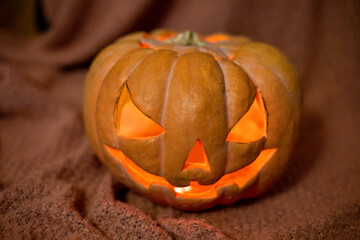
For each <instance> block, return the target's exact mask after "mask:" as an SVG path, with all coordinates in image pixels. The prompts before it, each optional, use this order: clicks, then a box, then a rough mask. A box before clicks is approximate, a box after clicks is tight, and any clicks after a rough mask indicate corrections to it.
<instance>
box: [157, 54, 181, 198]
mask: <svg viewBox="0 0 360 240" xmlns="http://www.w3.org/2000/svg"><path fill="white" fill-rule="evenodd" d="M178 59H179V55H176V56H175V58H174V62H173V63H172V64H171V66H170V71H169V73H168V77H167V79H166V87H165V93H164V99H163V108H162V113H161V120H160V123H161V126H163V128H165V117H166V109H167V105H168V97H169V89H170V84H171V79H172V78H173V76H174V69H175V65H176V63H177V60H178ZM165 129H166V128H165ZM164 145H165V142H164V138H162V139H161V142H160V148H159V150H160V176H162V177H163V176H164V175H165V174H164V171H165V169H164V161H165V147H164ZM164 197H165V199H166V194H164Z"/></svg>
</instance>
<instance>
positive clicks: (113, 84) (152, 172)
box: [84, 30, 301, 210]
mask: <svg viewBox="0 0 360 240" xmlns="http://www.w3.org/2000/svg"><path fill="white" fill-rule="evenodd" d="M300 99H301V94H300V88H299V83H298V78H297V75H296V73H295V71H294V69H293V67H292V65H291V64H290V63H289V62H288V61H287V60H286V59H285V57H283V56H282V55H281V53H280V52H279V51H277V50H276V49H274V48H272V47H270V46H268V45H265V44H262V43H256V42H251V41H250V40H249V39H247V38H245V37H238V36H229V35H224V34H214V35H210V36H206V37H201V36H199V35H197V34H195V33H192V32H185V33H182V34H177V33H175V32H172V31H160V30H157V31H154V32H152V33H151V34H146V33H143V32H139V33H134V34H130V35H127V36H125V37H123V38H120V39H119V40H118V41H116V42H115V43H113V44H112V45H110V46H108V47H107V48H105V49H104V50H103V51H102V52H101V53H100V54H99V55H98V56H97V58H96V59H95V60H94V62H93V64H92V66H91V69H90V71H89V73H88V75H87V80H86V84H85V104H84V118H85V127H86V131H87V134H88V136H89V138H90V141H91V144H92V147H93V149H94V150H95V152H96V154H97V155H98V156H99V158H100V159H101V160H102V162H103V163H104V164H105V165H106V166H107V167H108V168H109V169H110V170H111V172H112V173H113V175H115V176H116V177H117V179H118V180H119V181H120V182H121V183H123V184H124V185H126V186H127V187H129V188H131V189H133V190H134V191H136V192H139V193H141V194H143V195H145V196H147V197H149V198H150V199H152V200H153V201H155V202H158V203H160V204H165V205H171V206H174V207H177V208H179V209H183V210H201V209H206V208H209V207H212V206H214V205H216V204H230V203H233V202H235V201H237V200H239V199H241V198H248V197H254V196H256V195H258V194H260V193H262V192H264V191H265V190H266V189H268V188H269V186H270V185H271V184H272V183H274V181H275V180H276V179H277V178H278V177H279V175H280V174H281V173H282V172H283V171H284V167H285V164H286V162H287V160H288V157H289V153H290V150H291V147H292V145H293V143H294V137H295V136H296V131H297V127H298V123H299V117H300Z"/></svg>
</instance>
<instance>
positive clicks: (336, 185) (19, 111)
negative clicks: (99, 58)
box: [0, 0, 360, 239]
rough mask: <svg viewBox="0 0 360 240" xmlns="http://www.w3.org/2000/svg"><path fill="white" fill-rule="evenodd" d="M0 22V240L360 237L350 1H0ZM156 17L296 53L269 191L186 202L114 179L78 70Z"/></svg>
mask: <svg viewBox="0 0 360 240" xmlns="http://www.w3.org/2000/svg"><path fill="white" fill-rule="evenodd" d="M10 2H12V3H10ZM16 4H17V5H16ZM0 21H1V24H0V27H1V29H0V143H1V148H0V238H1V239H54V238H59V239H73V238H80V239H139V238H143V239H171V238H174V239H360V230H359V229H360V157H359V156H360V147H359V144H360V141H359V137H360V129H359V127H358V125H359V124H360V107H359V105H358V104H359V102H360V79H359V76H360V46H359V45H360V30H359V29H360V2H359V1H357V0H353V1H351V0H344V1H336V0H334V1H330V0H317V1H313V0H302V1H287V0H283V1H281V0H274V1H268V0H260V1H250V0H249V1H239V0H182V1H160V0H152V1H140V0H123V1H100V0H98V1H85V0H77V1H73V0H63V1H51V0H44V1H42V2H40V1H35V0H26V1H2V2H1V3H0ZM153 28H169V29H174V30H177V31H183V30H187V29H189V30H193V31H198V32H200V33H203V34H209V33H213V32H228V33H231V34H243V35H247V36H249V37H251V38H252V39H254V40H257V41H262V42H266V43H269V44H271V45H274V46H275V47H277V48H279V49H280V50H281V51H282V52H283V53H284V54H285V55H286V56H288V58H289V59H290V60H291V61H292V62H293V63H294V64H295V66H296V68H297V69H298V71H299V74H300V77H301V82H302V86H303V92H304V107H303V118H302V124H301V131H300V136H299V140H298V143H297V147H296V148H295V149H294V152H293V155H292V157H291V161H290V164H289V167H288V169H287V171H286V173H285V175H284V176H283V177H282V179H281V180H280V181H279V182H278V183H277V184H276V185H275V186H274V187H273V188H272V189H271V190H270V191H269V192H268V193H266V194H265V195H263V196H260V197H258V198H256V199H251V200H245V201H240V202H238V203H236V204H234V205H231V206H225V207H222V206H218V207H215V208H213V209H211V210H208V211H205V212H200V213H187V212H181V211H178V210H174V209H172V208H169V207H162V206H159V205H157V204H154V203H152V202H151V201H149V200H147V199H145V198H143V197H141V196H139V195H137V194H135V193H133V192H131V191H128V190H126V189H124V188H123V187H122V186H121V185H119V184H116V183H115V182H114V181H112V179H111V177H110V175H109V173H108V171H107V169H106V168H105V167H103V166H102V164H101V163H100V162H99V160H98V159H97V158H96V157H95V156H94V154H93V152H92V150H91V149H90V146H89V142H88V140H87V138H86V136H85V134H84V129H83V123H82V119H81V104H82V92H83V89H82V86H83V81H84V77H85V73H86V68H87V67H88V64H89V62H90V61H91V59H92V58H93V57H94V55H95V54H96V53H97V52H98V51H99V50H100V49H101V48H103V47H104V46H105V45H107V44H109V43H110V42H112V41H113V40H115V39H116V38H117V37H119V36H121V35H122V34H125V33H129V32H132V31H137V30H151V29H153Z"/></svg>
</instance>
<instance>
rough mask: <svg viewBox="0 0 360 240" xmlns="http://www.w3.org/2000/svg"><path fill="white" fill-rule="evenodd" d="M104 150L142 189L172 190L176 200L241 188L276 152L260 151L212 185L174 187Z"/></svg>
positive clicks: (113, 151) (112, 150) (115, 152)
mask: <svg viewBox="0 0 360 240" xmlns="http://www.w3.org/2000/svg"><path fill="white" fill-rule="evenodd" d="M105 148H106V149H107V151H108V152H109V154H110V155H111V156H112V157H114V158H115V159H116V160H118V161H119V162H120V163H121V164H122V165H123V166H124V167H125V169H126V171H127V174H128V175H129V176H130V177H131V178H132V179H133V180H135V181H136V182H138V183H139V184H141V185H142V186H143V187H145V188H147V189H148V188H149V187H150V186H151V185H160V186H165V187H167V188H169V189H172V190H173V191H174V192H175V196H176V197H177V198H178V197H179V198H214V197H217V195H218V193H217V189H218V188H220V187H224V186H228V185H232V184H236V185H237V186H238V187H239V188H241V187H243V186H244V185H245V184H246V183H247V182H248V181H249V180H251V179H252V178H254V177H255V176H256V175H257V173H258V172H259V171H260V170H261V169H262V167H263V166H264V165H265V164H266V163H267V162H268V161H269V159H271V157H272V156H273V155H274V153H275V152H276V148H270V149H264V150H262V151H261V153H260V154H259V156H258V157H257V158H256V159H255V161H253V162H252V163H251V164H249V165H247V166H246V167H244V168H241V169H239V170H237V171H235V172H232V173H228V174H226V175H224V176H223V177H221V178H220V179H219V180H218V181H217V182H215V183H214V184H211V185H200V184H199V183H198V182H196V181H190V184H189V186H186V187H175V186H173V185H171V184H170V183H169V182H168V181H167V180H166V179H165V178H163V177H160V176H157V175H154V174H151V173H148V172H146V171H144V170H143V169H142V168H140V167H139V166H137V165H136V164H135V163H134V162H133V161H132V160H131V159H129V158H128V157H126V156H125V155H124V153H123V152H122V151H121V150H118V149H115V148H112V147H109V146H107V145H105Z"/></svg>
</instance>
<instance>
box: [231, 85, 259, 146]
mask: <svg viewBox="0 0 360 240" xmlns="http://www.w3.org/2000/svg"><path fill="white" fill-rule="evenodd" d="M265 134H266V112H265V107H264V103H263V101H262V97H261V95H260V92H259V90H258V91H257V93H256V97H255V99H254V102H253V104H252V105H251V107H250V109H249V111H248V112H247V113H246V114H245V115H244V116H243V117H242V118H241V119H240V120H239V121H238V122H237V123H236V125H235V126H234V127H233V128H232V129H231V131H230V132H229V134H228V136H227V138H226V141H230V142H240V143H249V142H254V141H257V140H259V139H261V138H262V137H264V136H265Z"/></svg>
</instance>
